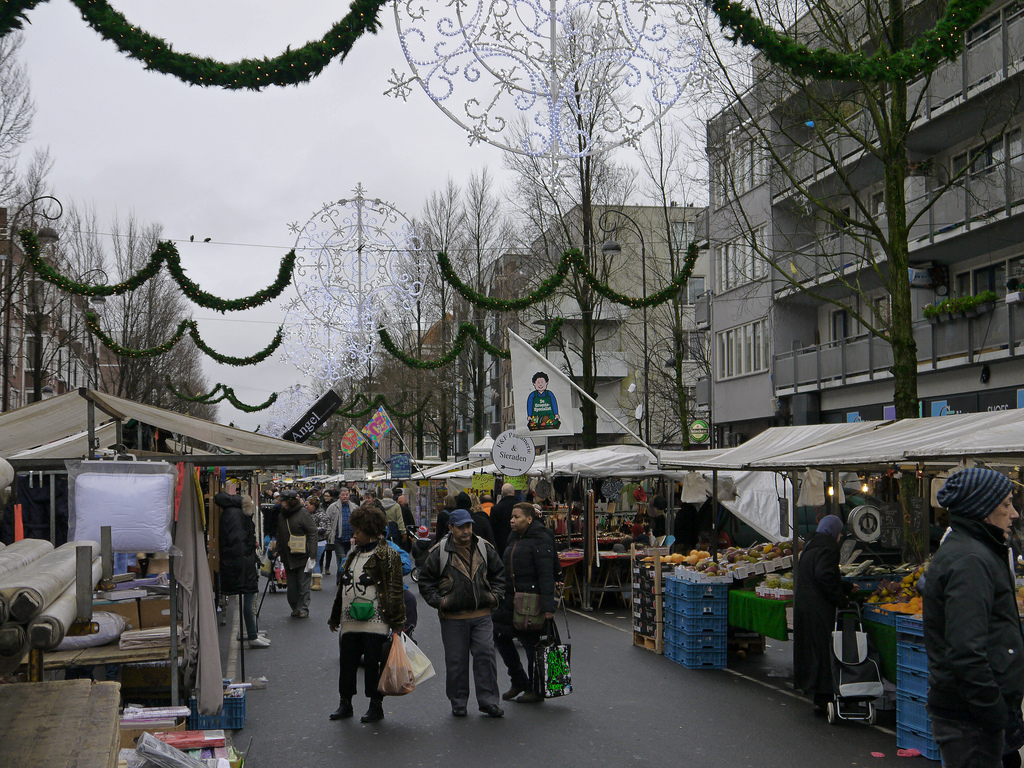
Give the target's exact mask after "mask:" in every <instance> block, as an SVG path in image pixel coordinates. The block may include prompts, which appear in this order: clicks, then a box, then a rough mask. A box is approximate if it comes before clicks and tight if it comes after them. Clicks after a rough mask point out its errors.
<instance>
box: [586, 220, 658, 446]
mask: <svg viewBox="0 0 1024 768" xmlns="http://www.w3.org/2000/svg"><path fill="white" fill-rule="evenodd" d="M610 216H619V217H620V218H623V219H625V220H626V221H628V222H629V223H630V224H632V225H633V226H634V227H635V228H636V236H637V237H638V238H639V239H640V289H641V291H642V293H643V298H644V299H646V298H647V246H646V243H645V242H644V233H643V230H642V229H641V228H640V225H639V224H637V222H636V220H635V219H634V218H633V217H632V216H628V215H626V214H625V213H623V212H622V211H605V212H604V213H602V214H601V218H599V219H598V220H597V225H598V226H599V227H600V228H601V231H602V232H614V231H615V230H617V229H618V226H614V227H611V226H608V221H609V217H610ZM601 252H602V253H606V254H608V255H609V256H613V255H615V254H617V253H621V252H622V246H620V245H619V243H618V242H617V241H615V240H608V241H607V242H606V243H605V244H604V245H602V246H601ZM643 324H644V413H643V417H644V439H645V440H646V441H647V442H651V408H650V405H651V396H650V392H651V388H650V379H651V376H650V374H651V365H650V361H651V356H650V354H649V353H648V352H649V350H648V347H647V305H646V304H645V305H644V307H643Z"/></svg>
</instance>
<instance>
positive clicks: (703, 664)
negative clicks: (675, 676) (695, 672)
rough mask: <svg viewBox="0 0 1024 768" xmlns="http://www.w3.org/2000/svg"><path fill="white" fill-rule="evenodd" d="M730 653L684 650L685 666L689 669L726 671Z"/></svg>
mask: <svg viewBox="0 0 1024 768" xmlns="http://www.w3.org/2000/svg"><path fill="white" fill-rule="evenodd" d="M728 659H729V653H728V651H688V650H686V649H685V648H684V649H683V666H684V667H686V668H687V669H725V665H726V662H727V661H728Z"/></svg>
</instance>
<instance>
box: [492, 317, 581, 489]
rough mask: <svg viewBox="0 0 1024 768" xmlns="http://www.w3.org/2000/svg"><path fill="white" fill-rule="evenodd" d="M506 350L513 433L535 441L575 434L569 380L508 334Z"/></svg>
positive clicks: (541, 356) (516, 338)
mask: <svg viewBox="0 0 1024 768" xmlns="http://www.w3.org/2000/svg"><path fill="white" fill-rule="evenodd" d="M508 348H509V353H510V354H511V357H512V402H513V405H514V408H515V420H516V429H515V431H516V432H517V433H518V434H520V435H534V436H536V437H555V436H558V435H574V434H576V415H575V411H576V409H575V408H573V407H572V383H571V382H570V381H569V377H568V376H566V375H565V374H564V373H562V372H561V371H560V370H558V366H557V365H556V364H555V363H553V362H552V361H550V360H548V359H547V358H546V357H544V356H543V355H542V354H540V353H539V352H538V351H537V350H535V349H534V348H533V347H531V346H530V345H529V344H527V343H526V342H525V341H524V340H523V339H521V338H519V337H518V336H516V335H515V334H514V333H512V332H511V331H509V332H508ZM492 455H493V454H492ZM510 474H514V473H510Z"/></svg>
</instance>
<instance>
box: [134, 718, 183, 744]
mask: <svg viewBox="0 0 1024 768" xmlns="http://www.w3.org/2000/svg"><path fill="white" fill-rule="evenodd" d="M177 719H178V720H181V722H180V723H178V724H177V725H175V726H171V727H168V726H167V725H147V726H144V727H134V726H135V724H134V723H122V724H121V749H135V742H136V740H137V739H138V738H139V736H141V735H142V734H144V733H167V732H168V731H184V730H185V727H186V726H187V723H186V722H185V718H177Z"/></svg>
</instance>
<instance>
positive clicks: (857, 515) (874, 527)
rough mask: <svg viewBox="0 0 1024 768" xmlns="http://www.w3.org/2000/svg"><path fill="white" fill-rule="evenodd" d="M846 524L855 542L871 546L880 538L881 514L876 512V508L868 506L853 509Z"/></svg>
mask: <svg viewBox="0 0 1024 768" xmlns="http://www.w3.org/2000/svg"><path fill="white" fill-rule="evenodd" d="M848 522H849V524H850V529H851V530H852V531H853V535H854V536H855V537H856V539H857V541H862V542H864V543H865V544H871V543H873V542H876V541H878V539H879V538H880V537H881V536H882V514H881V512H879V511H878V507H873V506H871V505H870V504H861V505H860V506H859V507H854V508H853V510H851V512H850V517H849V519H848Z"/></svg>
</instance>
